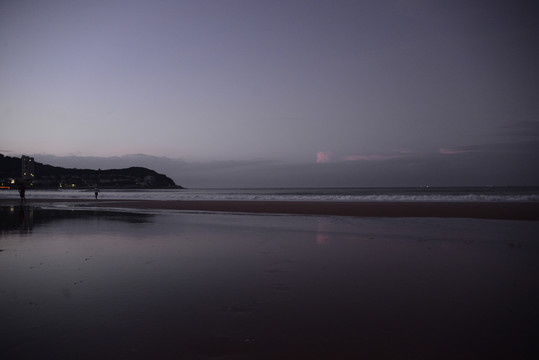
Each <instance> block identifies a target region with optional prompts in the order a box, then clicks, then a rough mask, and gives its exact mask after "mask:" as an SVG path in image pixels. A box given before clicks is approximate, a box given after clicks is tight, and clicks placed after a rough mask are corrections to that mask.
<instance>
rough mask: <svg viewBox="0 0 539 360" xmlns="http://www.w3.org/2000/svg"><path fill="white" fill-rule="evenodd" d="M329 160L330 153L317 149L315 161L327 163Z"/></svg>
mask: <svg viewBox="0 0 539 360" xmlns="http://www.w3.org/2000/svg"><path fill="white" fill-rule="evenodd" d="M330 160H331V153H330V152H324V151H319V152H317V153H316V162H317V163H327V162H329V161H330Z"/></svg>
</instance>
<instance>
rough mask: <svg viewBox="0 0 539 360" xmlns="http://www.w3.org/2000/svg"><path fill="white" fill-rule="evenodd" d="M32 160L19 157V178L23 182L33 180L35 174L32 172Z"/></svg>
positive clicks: (28, 157)
mask: <svg viewBox="0 0 539 360" xmlns="http://www.w3.org/2000/svg"><path fill="white" fill-rule="evenodd" d="M34 171H35V170H34V158H33V157H30V156H25V155H23V156H22V157H21V178H22V180H23V181H25V180H30V181H32V180H34V178H35V177H36V174H35V172H34Z"/></svg>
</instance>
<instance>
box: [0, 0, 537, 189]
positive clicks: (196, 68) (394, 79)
mask: <svg viewBox="0 0 539 360" xmlns="http://www.w3.org/2000/svg"><path fill="white" fill-rule="evenodd" d="M534 5H535V4H534V3H533V2H531V1H530V2H520V1H515V2H510V1H501V0H493V1H489V2H477V1H464V0H455V1H414V0H412V1H404V2H401V1H392V0H380V1H310V0H297V1H279V0H276V1H251V0H234V1H226V0H224V1H142V0H129V1H128V0H110V1H60V0H52V1H27V0H20V1H1V2H0V49H1V51H0V79H1V81H0V121H1V131H0V152H2V153H4V154H7V155H20V154H27V155H35V154H50V155H56V156H70V155H77V156H82V157H115V156H116V157H122V156H124V155H127V154H145V155H148V156H155V157H167V158H171V159H177V160H179V161H186V162H196V163H206V164H211V163H214V162H224V163H227V164H231V163H234V162H247V163H250V164H251V163H258V164H266V163H267V162H272V161H273V162H284V163H289V164H314V165H316V163H328V162H329V163H331V164H333V163H336V162H339V161H348V162H352V161H356V162H358V163H359V162H361V161H358V160H366V161H370V162H376V161H379V160H389V159H395V160H398V159H401V158H398V159H397V157H396V156H397V155H392V154H394V152H395V149H408V150H409V151H410V154H407V155H406V156H403V157H402V159H403V161H404V159H408V158H410V157H412V155H411V154H413V155H414V156H419V157H422V158H423V159H424V158H427V157H436V156H437V155H438V156H439V155H440V154H449V153H451V154H456V155H458V154H459V153H462V152H463V151H465V150H466V149H469V148H471V147H481V148H482V149H487V148H488V149H492V148H493V147H498V150H497V153H498V154H500V153H501V154H510V153H511V154H515V153H518V152H520V154H522V155H523V157H521V159H528V157H529V158H531V159H535V158H536V154H537V153H539V145H538V142H539V131H538V130H537V126H535V123H539V122H538V120H539V102H538V101H537V99H536V96H535V94H538V93H539V82H538V81H537V79H538V78H539V67H538V66H537V64H538V63H539V47H537V39H538V38H539V22H537V20H536V17H535V14H536V12H535V8H534ZM525 129H528V131H524V130H525ZM523 141H532V142H534V143H533V144H532V145H529V144H528V145H522V142H523ZM507 144H510V145H511V146H513V148H511V152H509V151H508V150H507V149H508V148H509V147H508V145H507ZM515 147H517V148H518V149H519V150H518V151H516V150H515V149H514V148H515ZM320 149H323V151H320ZM313 154H317V155H316V160H314V159H313ZM340 154H343V155H340ZM356 154H357V155H356ZM377 154H382V155H377ZM383 154H385V155H383ZM401 155H402V154H401ZM436 159H438V158H436ZM438 161H442V160H441V159H438ZM509 163H512V162H509ZM455 164H457V163H455ZM483 164H484V162H483ZM521 164H522V166H523V168H526V169H528V168H529V169H531V168H532V167H533V166H535V165H536V164H533V165H532V163H529V164H528V163H522V160H521ZM348 166H352V165H351V164H348ZM358 166H360V165H359V164H358ZM492 166H494V165H492ZM497 166H498V167H499V164H498V165H497ZM430 168H432V166H431V165H430V164H429V166H427V167H425V169H424V171H425V172H428V171H429V169H430ZM283 171H284V170H283ZM508 171H509V170H508ZM285 173H286V172H285ZM397 173H402V172H397ZM238 177H240V175H238ZM486 181H488V178H487V180H486Z"/></svg>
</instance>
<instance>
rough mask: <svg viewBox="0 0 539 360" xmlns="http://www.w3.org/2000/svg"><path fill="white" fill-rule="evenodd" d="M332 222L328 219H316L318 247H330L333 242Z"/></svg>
mask: <svg viewBox="0 0 539 360" xmlns="http://www.w3.org/2000/svg"><path fill="white" fill-rule="evenodd" d="M330 228H331V221H330V220H329V219H327V218H318V219H316V243H317V244H318V245H328V244H329V243H330V241H331V237H330V234H329V230H330Z"/></svg>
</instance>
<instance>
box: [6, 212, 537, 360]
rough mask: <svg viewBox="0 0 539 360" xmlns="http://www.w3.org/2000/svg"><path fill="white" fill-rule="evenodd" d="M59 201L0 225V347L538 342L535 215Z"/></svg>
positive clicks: (155, 349)
mask: <svg viewBox="0 0 539 360" xmlns="http://www.w3.org/2000/svg"><path fill="white" fill-rule="evenodd" d="M7 211H8V212H9V211H11V210H10V209H9V208H8V209H7ZM42 212H45V213H47V214H43V213H42ZM15 213H16V211H15ZM70 213H73V211H67V212H61V211H52V210H48V211H45V210H43V209H40V208H34V209H33V219H34V223H33V230H32V232H29V233H27V234H26V236H24V237H21V236H20V235H19V234H20V233H19V230H18V228H13V229H11V228H10V229H8V230H4V231H3V232H2V233H1V234H0V249H1V250H3V251H2V252H0V283H1V284H2V290H1V291H0V307H1V308H2V309H3V313H4V314H5V315H4V316H3V319H2V322H0V338H1V339H2V344H3V346H2V347H1V348H0V356H1V357H2V358H9V356H13V355H14V354H17V355H21V354H22V355H24V356H27V357H40V356H42V355H43V354H49V355H50V356H51V357H57V358H58V357H64V358H68V357H70V358H75V357H76V358H99V357H101V358H102V357H107V358H121V357H126V358H148V357H152V358H171V357H172V358H174V357H176V358H187V359H190V358H193V359H207V358H211V357H215V356H219V355H227V357H226V358H245V359H249V358H264V357H265V356H266V357H267V358H286V357H287V356H288V357H289V358H297V357H299V355H305V356H306V357H307V358H313V357H317V356H318V357H327V358H338V357H341V358H342V357H345V356H348V355H353V356H354V358H355V357H361V356H365V357H368V358H377V357H378V358H379V357H383V356H386V357H389V358H395V356H396V355H399V356H400V355H403V357H406V355H408V356H410V357H412V358H443V357H444V356H445V357H446V358H455V357H458V356H457V355H459V354H462V353H463V352H467V353H469V354H472V355H477V354H490V355H493V354H503V355H511V354H515V353H517V355H522V354H524V353H525V352H526V351H532V350H535V349H537V348H536V347H535V346H536V345H533V344H534V343H535V340H534V339H535V337H536V335H537V330H536V326H535V324H536V321H535V320H537V319H538V316H539V311H538V310H537V309H536V303H537V301H538V300H539V291H538V289H537V284H536V279H537V275H539V274H538V270H537V266H536V264H537V259H538V256H539V245H538V244H537V243H536V240H535V235H536V234H537V230H539V224H538V223H537V222H508V221H475V220H444V219H428V220H425V219H353V218H332V217H304V216H260V215H257V216H255V215H253V216H251V215H231V214H216V215H212V214H187V213H174V214H168V215H167V214H161V215H145V214H129V213H114V212H94V211H80V212H79V211H75V212H74V213H77V214H75V215H74V214H70ZM14 216H15V218H14V219H12V220H14V221H17V218H16V215H14ZM36 219H39V220H36ZM44 219H47V220H44ZM52 219H54V220H52ZM2 224H3V226H4V224H6V221H3V222H2ZM321 243H322V244H323V245H324V246H319V245H320V244H321ZM438 355H441V356H438ZM5 356H7V357H5Z"/></svg>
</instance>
